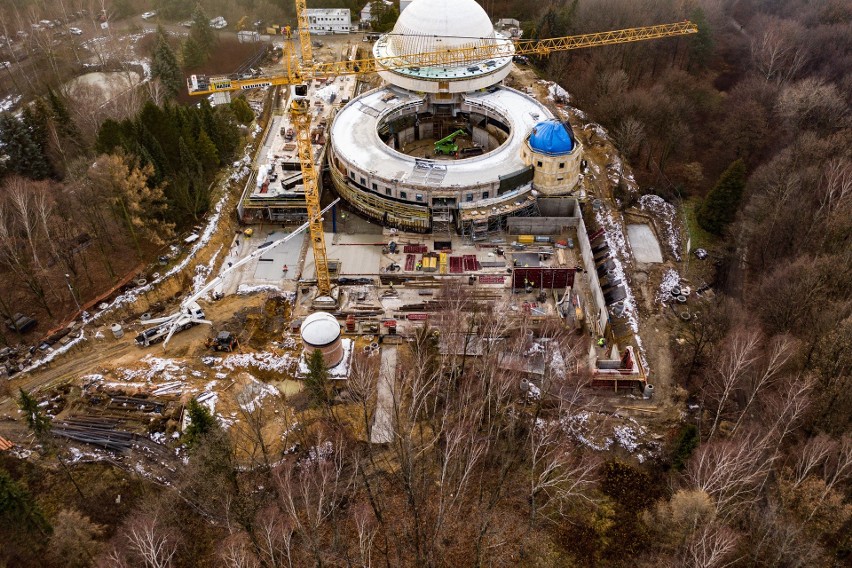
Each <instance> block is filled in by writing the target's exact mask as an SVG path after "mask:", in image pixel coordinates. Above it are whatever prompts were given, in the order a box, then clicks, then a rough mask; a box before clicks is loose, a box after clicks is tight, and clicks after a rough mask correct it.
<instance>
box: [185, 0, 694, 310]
mask: <svg viewBox="0 0 852 568" xmlns="http://www.w3.org/2000/svg"><path fill="white" fill-rule="evenodd" d="M294 3H295V6H296V16H297V21H298V36H299V47H300V51H301V60H300V61H294V60H293V59H294V58H293V51H292V39H293V37H292V35H293V34H292V32H291V29H290V28H289V27H287V28H285V32H284V35H285V36H286V40H287V41H285V44H284V45H285V55H284V58H283V59H284V64H285V69H284V71H285V72H284V73H283V74H280V75H272V76H261V77H255V78H252V79H231V78H229V77H209V78H208V77H201V76H196V75H193V76H192V77H190V78H189V79H187V86H188V88H189V94H190V95H210V94H213V93H216V92H223V91H240V90H246V89H254V88H261V87H271V86H293V87H294V89H293V92H294V96H293V97H291V101H290V109H289V112H290V117H291V120H292V123H293V126H294V127H295V131H296V142H297V150H298V155H299V162H300V166H301V169H302V179H303V182H304V188H305V203H306V206H307V210H308V218H309V219H310V221H309V223H308V224H309V233H310V239H311V246H312V248H313V253H314V259H315V266H316V279H317V285H316V286H317V295H316V297H315V300H314V304H313V305H314V306H321V305H323V302H324V301H325V300H328V301H329V302H330V303H333V302H334V300H333V297H332V290H331V279H330V276H329V267H328V258H327V255H326V249H325V234H324V231H323V223H322V217H321V213H320V195H319V173H318V171H317V166H316V164H315V163H314V159H313V152H312V147H311V109H310V100H309V99H308V97H307V91H308V85H309V84H310V82H311V81H312V80H313V79H319V78H328V77H335V76H338V75H355V76H363V75H367V74H371V73H375V72H377V71H382V70H386V69H401V68H409V69H411V68H421V67H422V68H429V67H438V66H447V65H456V66H457V65H475V64H478V63H482V62H483V61H489V60H492V59H495V58H499V57H514V56H518V57H524V56H529V55H536V56H547V55H549V54H551V53H553V52H561V51H568V50H573V49H581V48H586V47H595V46H602V45H617V44H624V43H631V42H637V41H644V40H650V39H660V38H668V37H678V36H684V35H689V34H694V33H697V32H698V26H696V25H695V24H694V23H692V22H690V21H683V22H676V23H672V24H660V25H655V26H644V27H637V28H628V29H623V30H614V31H608V32H598V33H591V34H582V35H575V36H565V37H558V38H550V39H542V40H525V41H520V40H518V41H500V42H486V43H473V44H470V45H469V46H465V47H459V48H455V49H445V50H440V51H431V52H423V53H414V54H405V55H398V56H392V57H381V58H372V57H369V58H366V59H352V60H344V61H331V62H315V61H314V58H313V52H312V44H311V33H310V22H309V19H308V13H307V5H306V0H294ZM318 300H319V301H320V302H318ZM329 302H324V303H325V304H326V305H327V304H328V303H329Z"/></svg>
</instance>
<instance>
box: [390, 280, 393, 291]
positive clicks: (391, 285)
mask: <svg viewBox="0 0 852 568" xmlns="http://www.w3.org/2000/svg"><path fill="white" fill-rule="evenodd" d="M390 291H391V292H393V282H391V283H390Z"/></svg>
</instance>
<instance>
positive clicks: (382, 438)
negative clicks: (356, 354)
mask: <svg viewBox="0 0 852 568" xmlns="http://www.w3.org/2000/svg"><path fill="white" fill-rule="evenodd" d="M396 360H397V348H396V345H385V346H383V347H382V365H381V368H380V369H379V379H378V384H377V385H376V391H377V392H376V414H375V415H374V416H373V429H372V430H371V431H370V442H372V443H373V444H387V443H388V442H390V441H391V440H393V397H394V392H393V391H394V384H395V383H396Z"/></svg>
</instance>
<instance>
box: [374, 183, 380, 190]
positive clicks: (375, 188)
mask: <svg viewBox="0 0 852 568" xmlns="http://www.w3.org/2000/svg"><path fill="white" fill-rule="evenodd" d="M378 189H379V186H378V185H376V184H375V183H374V184H373V191H376V190H378Z"/></svg>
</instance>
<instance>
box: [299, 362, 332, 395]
mask: <svg viewBox="0 0 852 568" xmlns="http://www.w3.org/2000/svg"><path fill="white" fill-rule="evenodd" d="M305 390H307V392H308V396H309V397H310V398H311V403H312V404H314V406H331V384H330V382H329V380H328V369H327V368H326V366H325V359H323V357H322V351H320V350H319V349H314V350H313V352H312V353H311V354H310V355H308V375H307V376H306V377H305Z"/></svg>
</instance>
